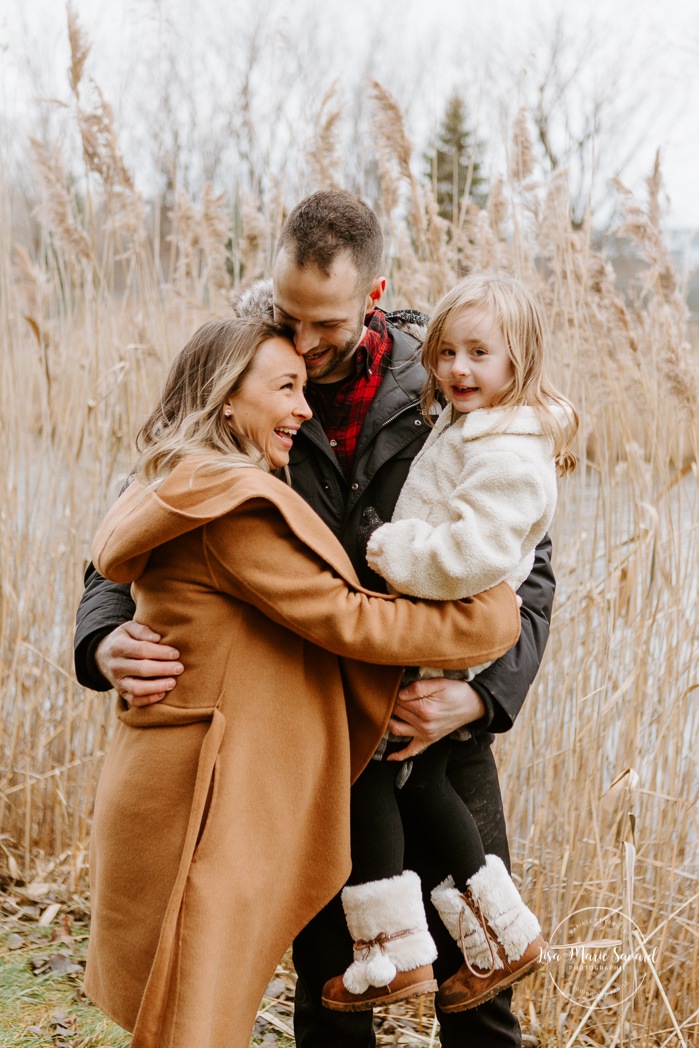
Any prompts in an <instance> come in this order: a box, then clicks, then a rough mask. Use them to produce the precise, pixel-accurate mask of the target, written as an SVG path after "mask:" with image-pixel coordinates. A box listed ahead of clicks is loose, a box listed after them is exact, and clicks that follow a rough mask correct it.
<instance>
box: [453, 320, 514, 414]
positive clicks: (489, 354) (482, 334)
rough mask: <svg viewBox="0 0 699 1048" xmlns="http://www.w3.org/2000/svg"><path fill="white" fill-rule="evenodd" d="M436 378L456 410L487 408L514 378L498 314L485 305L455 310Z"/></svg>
mask: <svg viewBox="0 0 699 1048" xmlns="http://www.w3.org/2000/svg"><path fill="white" fill-rule="evenodd" d="M436 372H437V381H438V383H439V385H440V387H441V389H442V392H443V393H444V395H445V397H446V398H447V400H448V401H449V403H450V404H451V405H452V406H453V407H454V408H456V410H457V411H475V410H476V408H487V407H489V406H490V405H491V404H492V401H493V397H494V396H495V394H496V393H498V392H499V391H500V390H501V389H502V388H503V386H505V385H506V384H507V382H508V381H509V380H510V379H511V378H512V376H513V374H514V372H513V369H512V361H511V360H510V356H509V353H508V352H507V344H506V342H505V337H504V335H503V333H502V331H501V330H500V328H499V326H498V323H497V320H496V317H495V314H494V312H493V311H492V310H490V309H488V308H487V307H485V306H466V307H465V308H464V309H460V310H457V311H455V312H454V313H453V314H452V315H451V316H450V317H449V319H448V320H447V322H446V324H445V325H444V332H443V335H442V344H441V346H440V349H439V355H438V357H437V367H436Z"/></svg>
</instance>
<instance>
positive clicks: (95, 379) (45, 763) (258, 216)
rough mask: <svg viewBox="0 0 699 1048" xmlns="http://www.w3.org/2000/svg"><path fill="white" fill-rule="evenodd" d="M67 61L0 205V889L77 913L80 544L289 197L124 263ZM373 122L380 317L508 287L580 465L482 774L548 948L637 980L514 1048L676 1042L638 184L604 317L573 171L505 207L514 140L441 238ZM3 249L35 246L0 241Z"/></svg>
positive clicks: (683, 438)
mask: <svg viewBox="0 0 699 1048" xmlns="http://www.w3.org/2000/svg"><path fill="white" fill-rule="evenodd" d="M71 43H72V46H73V64H72V67H71V73H70V77H71V88H72V91H73V94H74V97H75V119H76V122H77V126H78V127H79V130H80V133H81V136H82V143H83V162H84V170H83V172H82V180H81V182H79V183H78V185H77V187H76V183H75V182H74V181H71V180H69V179H68V177H67V175H66V172H65V170H64V168H63V166H62V163H61V161H60V160H59V158H58V157H57V156H56V155H55V154H52V153H51V152H50V151H49V150H47V148H46V147H45V146H44V145H43V144H39V143H37V144H35V146H34V156H35V177H36V181H35V184H34V186H33V189H32V195H33V196H34V201H35V204H36V206H38V208H39V210H38V212H37V217H36V218H35V219H33V220H30V219H29V217H28V216H27V215H26V208H27V207H28V204H27V202H26V200H25V199H24V198H23V197H22V196H21V195H20V194H19V193H18V192H17V189H16V187H11V186H8V185H2V186H0V209H1V210H2V221H1V222H0V333H1V337H2V346H3V349H2V356H1V358H0V405H1V414H0V433H1V435H2V445H3V455H2V457H0V499H1V507H2V508H1V509H0V550H1V556H0V666H1V667H2V677H1V681H0V718H1V719H0V760H1V765H0V830H1V834H0V849H1V852H0V869H1V868H2V866H3V863H2V854H3V853H4V855H5V857H6V860H7V861H6V863H5V864H4V865H5V866H6V872H7V876H8V877H15V878H16V877H17V876H21V877H24V878H25V879H29V878H31V877H32V876H33V875H34V874H35V871H36V869H37V862H40V863H43V865H42V867H41V868H42V869H43V870H44V873H45V872H46V869H47V865H46V864H47V863H48V862H49V861H50V862H52V863H55V864H62V868H63V869H64V870H67V878H68V884H69V887H70V889H71V890H74V891H78V890H83V889H84V887H85V877H86V860H85V856H86V852H87V848H88V839H89V831H90V816H91V806H92V798H93V796H94V791H95V785H96V781H97V776H98V774H99V768H100V763H101V758H102V756H103V753H104V751H105V748H106V747H107V745H108V740H109V733H110V730H111V722H112V712H111V702H110V700H109V699H107V698H105V697H104V696H103V695H95V694H91V693H89V692H85V691H83V690H82V689H81V688H79V687H78V685H77V684H76V682H75V680H74V678H73V673H72V662H71V634H72V621H73V616H74V612H75V608H76V606H77V604H78V601H79V598H80V594H81V589H82V587H81V572H82V569H83V568H84V566H85V564H86V561H87V557H88V549H89V543H90V539H91V536H92V534H93V532H94V530H95V527H96V525H97V523H98V521H99V519H100V517H101V515H102V514H103V512H104V510H105V508H106V507H107V505H108V504H109V503H110V501H111V500H112V499H113V498H114V497H115V494H116V492H117V490H118V487H119V484H120V482H121V479H122V478H123V476H124V475H125V474H126V473H127V471H128V468H129V464H130V461H131V458H132V453H133V441H134V435H135V432H136V430H137V429H138V427H139V424H140V422H141V420H142V419H143V417H144V415H145V413H146V410H147V408H148V406H149V404H150V402H151V400H152V398H153V396H154V394H155V392H156V390H157V389H158V386H159V383H160V381H161V379H162V376H163V373H164V369H165V365H166V363H167V362H168V360H169V359H170V358H171V357H172V355H173V354H174V353H175V352H176V351H177V350H178V348H179V347H180V346H181V345H182V344H183V342H184V341H185V339H186V337H187V336H188V335H189V333H190V332H191V331H192V330H193V329H194V328H195V327H196V326H197V324H198V323H200V322H201V321H202V320H203V319H204V318H205V317H207V316H209V315H210V314H211V313H212V312H214V313H215V312H218V313H221V312H225V311H226V309H227V308H228V301H229V299H230V295H231V293H232V292H233V291H234V290H235V288H236V287H237V286H238V285H240V284H244V283H247V282H249V281H250V280H252V279H254V278H255V277H257V276H258V275H262V274H263V273H265V272H267V271H268V268H269V265H270V259H271V251H272V247H273V243H274V239H275V236H276V234H277V232H278V230H279V225H280V221H281V218H282V217H283V208H282V206H281V204H280V201H281V200H282V198H283V182H282V180H281V177H280V180H279V182H278V192H277V193H276V196H275V195H274V194H272V195H271V196H270V197H269V198H268V199H267V201H266V203H265V202H263V201H262V200H259V199H257V198H256V197H255V196H254V195H251V194H250V192H249V191H248V192H245V190H244V187H239V190H238V192H237V195H236V197H235V198H227V197H224V196H221V195H215V194H214V192H213V190H210V189H207V191H206V193H205V194H204V196H203V198H202V199H201V201H200V202H196V201H193V200H191V199H189V198H188V197H187V196H186V195H185V194H184V193H178V194H177V195H176V197H175V199H174V203H173V205H172V207H171V210H170V213H169V218H168V219H167V227H168V228H167V230H166V232H169V238H170V239H169V254H168V248H167V247H166V246H165V242H163V243H161V242H160V240H159V239H158V237H157V236H155V235H153V234H151V235H149V236H148V237H146V234H145V229H146V219H145V217H144V216H145V215H146V205H145V203H144V202H143V201H141V199H140V198H139V196H138V194H137V192H136V189H135V188H134V184H133V180H132V178H131V175H130V173H129V171H128V170H127V168H126V165H125V164H124V162H123V160H122V158H121V153H120V152H119V148H118V142H117V137H116V129H115V126H114V121H113V117H112V114H111V110H110V109H109V107H108V105H107V104H106V102H105V100H104V99H102V97H101V95H99V94H97V95H96V96H94V97H96V98H97V103H96V104H95V105H94V107H93V108H92V109H91V110H90V111H89V112H88V111H87V110H85V109H84V108H83V103H82V95H83V94H84V85H81V78H82V72H83V66H84V64H85V57H86V48H87V45H86V43H85V41H84V39H83V38H82V36H81V35H80V32H79V29H78V27H77V26H76V25H75V24H73V27H72V30H71ZM373 97H374V104H375V114H374V115H375V120H376V127H377V130H378V132H379V133H378V134H377V139H376V145H377V155H376V157H375V162H376V165H377V169H378V171H379V172H380V177H381V179H382V188H383V194H384V195H383V197H382V199H381V200H379V201H378V205H377V206H378V209H379V211H380V213H381V215H382V218H383V220H384V222H385V227H386V233H387V242H388V244H389V254H388V257H387V260H386V265H387V270H388V273H389V276H390V281H391V282H390V289H391V290H390V304H391V306H393V307H398V306H403V305H405V306H407V305H410V306H421V307H425V308H428V307H429V306H430V305H431V304H432V303H433V302H434V301H435V299H436V298H437V297H438V296H439V295H440V294H441V293H442V291H443V290H444V289H445V288H446V287H447V286H448V285H449V284H450V283H451V282H452V281H453V280H455V279H456V278H457V277H458V276H459V275H461V274H463V273H464V272H468V271H469V270H471V269H474V268H490V267H494V266H495V267H506V268H508V269H510V270H512V271H513V272H516V273H518V274H519V275H521V276H523V277H524V278H525V279H526V280H528V281H529V282H531V283H533V284H534V285H535V286H536V289H537V291H538V293H539V294H540V296H541V298H542V300H543V302H544V303H545V309H546V316H547V323H548V328H549V331H548V334H549V341H550V346H551V350H552V352H551V357H552V370H553V371H554V374H555V379H556V381H557V383H558V384H559V385H560V387H561V388H562V389H563V390H564V391H565V392H566V393H567V394H568V395H569V396H570V397H571V398H572V399H573V401H574V402H575V403H576V404H577V406H578V407H579V409H580V413H581V416H582V423H583V425H582V438H581V441H580V445H579V449H578V450H579V455H580V464H579V467H578V470H577V471H576V473H575V474H574V475H573V476H572V477H571V478H569V479H566V480H565V481H564V482H563V483H562V484H561V493H560V505H559V510H558V514H557V518H556V522H555V528H554V548H555V564H556V571H557V576H558V597H557V602H556V608H555V613H554V619H553V623H552V634H551V640H550V643H549V647H548V650H547V654H546V658H545V662H544V665H543V667H542V670H541V672H540V675H539V678H538V680H537V682H536V685H535V687H534V689H533V691H532V694H531V696H530V697H529V699H528V701H527V703H526V705H525V708H524V711H523V713H522V715H521V717H520V719H519V722H518V723H517V725H516V726H515V728H514V730H513V731H512V732H511V733H510V734H509V736H507V737H505V738H502V739H500V740H498V742H497V755H498V759H499V761H500V764H501V768H502V778H503V784H504V792H505V800H506V806H507V814H508V818H509V825H510V831H511V836H512V842H513V857H514V869H515V873H516V875H517V876H518V877H519V878H521V879H522V882H523V885H524V889H525V893H526V895H527V897H528V898H529V899H530V900H531V902H532V905H533V906H534V908H535V909H536V910H537V912H538V913H539V914H540V916H541V920H542V924H543V925H544V926H545V927H546V928H547V929H549V930H551V931H552V932H553V930H554V929H556V927H557V926H558V925H560V924H561V922H565V921H566V919H568V918H569V917H570V916H571V915H572V914H573V913H574V912H575V911H578V910H581V909H583V908H587V907H597V908H599V907H607V908H609V909H610V910H616V909H621V910H623V911H624V912H625V913H627V914H628V915H629V916H631V917H632V918H633V920H634V922H635V924H636V925H637V928H638V934H639V935H640V936H641V937H642V940H641V941H642V943H643V948H644V949H646V950H647V953H648V959H647V960H646V959H645V958H644V960H643V961H642V962H639V964H638V966H637V967H638V969H639V971H640V972H641V974H642V976H643V981H642V983H641V985H640V988H639V989H638V991H637V992H636V993H635V995H633V996H631V997H630V998H629V999H628V1001H626V1002H625V1003H623V1004H619V1003H618V1002H617V1001H616V999H615V998H614V996H613V991H610V990H606V991H605V989H604V986H605V975H604V972H602V971H599V972H597V971H592V970H590V971H588V972H586V973H585V976H584V986H582V985H581V983H580V980H581V976H580V975H578V976H577V978H578V982H577V983H576V984H575V985H574V976H572V975H570V974H569V975H567V976H565V979H568V982H566V983H565V985H564V986H563V987H562V988H557V986H556V985H555V984H554V982H553V981H552V980H551V979H543V978H540V979H538V980H537V981H536V982H531V983H529V984H525V985H524V986H523V987H522V988H521V989H520V990H519V991H518V997H517V1000H518V1003H519V1006H520V1009H521V1010H522V1011H523V1014H524V1020H525V1028H526V1029H527V1030H528V1032H529V1033H530V1034H531V1035H532V1036H533V1037H534V1038H538V1039H539V1040H540V1042H541V1043H542V1044H544V1045H554V1044H555V1045H573V1044H575V1045H592V1044H605V1045H610V1046H611V1045H631V1044H633V1045H639V1046H646V1045H647V1046H651V1045H653V1046H660V1045H665V1044H682V1043H684V1044H689V1043H691V1041H692V1039H693V1037H694V1036H695V1031H696V1027H697V1022H698V1019H697V1016H698V1015H699V982H698V980H697V976H696V973H697V971H698V970H699V863H698V862H697V858H696V857H697V847H698V845H699V826H698V825H697V791H698V785H699V781H698V773H697V765H696V760H695V757H694V738H695V735H696V733H697V730H698V729H699V724H698V719H699V718H698V715H697V688H698V687H699V683H698V681H697V672H696V666H697V664H698V656H699V651H698V650H697V648H698V643H699V638H698V637H697V619H696V605H697V597H698V594H697V567H698V566H699V531H698V529H697V525H696V521H697V520H698V519H699V499H698V495H697V483H696V481H697V450H698V440H697V433H698V429H697V420H698V411H697V389H698V388H699V387H698V382H697V353H696V347H694V348H693V349H692V348H690V346H689V345H688V343H687V338H686V330H687V312H686V308H685V306H684V303H683V301H682V298H681V296H680V294H679V293H678V291H677V288H676V285H675V282H674V278H673V275H672V270H671V267H670V266H669V263H668V259H667V253H666V248H665V241H664V238H663V234H662V228H661V220H660V215H659V210H658V204H657V201H658V180H659V171H658V169H657V168H656V170H655V172H654V173H653V175H652V176H651V178H650V180H649V189H648V194H649V195H648V200H647V201H645V202H644V201H639V200H636V199H634V198H633V197H632V196H631V195H630V194H629V193H628V191H627V190H625V189H624V188H623V187H619V192H620V194H621V200H622V204H623V207H624V216H623V225H622V228H621V229H620V230H619V233H620V235H624V236H628V237H631V238H633V240H634V241H635V244H636V250H637V252H638V253H639V256H640V258H641V260H642V261H641V268H640V271H639V277H638V281H637V284H636V285H635V286H634V287H633V288H631V289H630V292H629V294H627V295H626V296H623V295H622V294H621V292H620V291H619V289H618V287H617V284H616V282H615V275H614V272H613V269H612V267H611V264H610V262H609V261H608V260H607V259H605V258H604V257H603V256H602V255H600V254H599V253H598V252H597V251H596V250H595V248H594V246H593V242H592V231H591V229H590V228H589V224H588V225H587V226H586V225H585V224H583V227H582V228H580V229H574V228H573V227H572V225H571V221H570V207H569V201H568V191H567V183H566V178H565V175H564V174H563V173H558V174H557V175H556V176H554V177H553V178H552V179H551V180H550V181H549V182H548V184H547V185H534V184H531V183H527V182H526V179H527V178H528V176H529V173H530V167H531V158H530V157H529V153H528V152H527V150H528V149H531V145H530V144H529V145H527V142H528V139H527V132H526V117H525V115H524V114H521V115H520V116H519V117H518V118H517V123H516V126H515V136H514V138H515V146H514V148H513V152H512V158H511V162H510V173H509V176H507V177H506V178H503V179H501V180H500V181H498V182H496V183H495V184H494V185H493V188H492V191H491V196H490V201H489V205H488V209H487V210H486V211H480V210H478V209H477V208H474V207H473V206H472V205H469V204H468V202H467V201H466V202H464V206H462V207H460V209H459V222H458V224H457V226H454V225H453V224H452V223H448V222H445V220H444V219H441V218H440V217H439V216H438V214H437V211H436V207H435V202H434V199H433V197H432V195H431V190H430V187H429V186H427V185H422V184H421V183H420V182H419V180H418V179H417V177H416V176H415V175H414V174H413V171H412V168H411V165H410V152H411V146H410V141H409V138H408V135H407V131H406V129H405V127H404V124H403V122H402V117H401V114H400V110H399V109H398V107H397V104H396V103H395V101H394V100H393V99H392V98H391V96H390V95H389V94H388V92H387V91H386V90H385V89H384V88H382V87H381V85H379V84H374V85H373ZM330 101H331V99H330V96H328V97H327V98H326V99H325V101H324V106H322V107H321V112H320V114H319V117H318V121H319V124H318V137H317V149H318V151H319V152H318V155H317V157H316V160H315V162H314V163H311V164H310V165H309V168H310V170H311V171H312V172H313V176H314V177H315V178H316V179H317V180H318V184H330V183H332V182H334V180H335V178H336V172H337V170H338V165H337V164H336V158H335V157H334V156H333V149H334V148H335V145H334V143H335V139H334V132H333V129H334V126H335V121H336V119H337V116H336V112H335V110H332V109H331V108H330ZM298 163H299V165H302V164H303V163H304V157H303V156H302V154H300V155H299V157H298ZM315 187H316V186H315V185H314V184H309V186H308V188H309V189H313V188H315ZM156 210H157V211H158V213H159V207H158V208H157V209H156ZM20 220H21V221H20ZM20 227H22V228H27V229H30V230H31V232H32V237H31V238H30V239H27V241H26V242H25V243H22V244H16V245H15V244H13V243H12V237H11V230H13V229H16V228H20ZM156 228H159V227H158V226H157V225H156ZM617 779H618V780H619V784H618V785H617V786H616V787H614V789H611V790H610V787H611V786H612V783H613V782H614V781H615V780H617ZM605 798H606V799H605ZM10 859H11V862H10ZM564 928H565V925H564ZM562 934H563V933H561V935H562ZM559 939H560V936H559ZM554 944H555V937H554ZM558 944H559V945H561V941H559V943H558ZM563 945H565V944H563ZM655 947H658V949H657V951H655V952H654V948H655ZM639 950H640V946H639ZM560 956H561V955H560V954H559V957H560ZM561 978H563V976H561ZM624 978H626V976H624ZM571 980H573V981H572V982H571ZM564 991H565V992H564ZM612 1005H613V1006H612Z"/></svg>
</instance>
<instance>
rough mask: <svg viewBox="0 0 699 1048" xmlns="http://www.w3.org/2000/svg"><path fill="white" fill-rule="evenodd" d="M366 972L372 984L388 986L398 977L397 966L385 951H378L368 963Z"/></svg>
mask: <svg viewBox="0 0 699 1048" xmlns="http://www.w3.org/2000/svg"><path fill="white" fill-rule="evenodd" d="M366 974H367V979H368V980H369V982H370V984H371V985H372V986H388V984H389V983H391V982H393V980H394V979H395V977H396V966H395V964H394V963H393V961H391V960H389V958H388V957H387V956H386V954H385V953H381V952H379V951H377V952H376V953H375V954H374V956H373V957H370V958H369V960H368V961H367V963H366Z"/></svg>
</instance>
